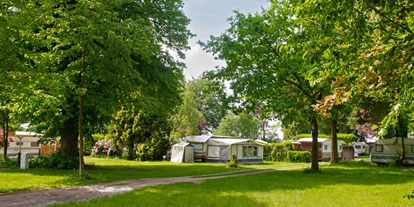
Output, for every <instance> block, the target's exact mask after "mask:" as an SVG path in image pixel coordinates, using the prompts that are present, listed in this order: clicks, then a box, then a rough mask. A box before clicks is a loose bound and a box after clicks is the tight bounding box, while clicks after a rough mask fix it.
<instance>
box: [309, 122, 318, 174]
mask: <svg viewBox="0 0 414 207" xmlns="http://www.w3.org/2000/svg"><path fill="white" fill-rule="evenodd" d="M309 123H310V124H311V126H312V132H311V134H312V165H311V169H312V171H314V172H318V171H319V163H318V161H319V159H318V121H317V120H316V117H312V118H310V119H309Z"/></svg>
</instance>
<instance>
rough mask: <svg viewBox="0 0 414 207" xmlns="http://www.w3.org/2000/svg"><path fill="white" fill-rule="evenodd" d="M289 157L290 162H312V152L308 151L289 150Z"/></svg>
mask: <svg viewBox="0 0 414 207" xmlns="http://www.w3.org/2000/svg"><path fill="white" fill-rule="evenodd" d="M287 158H288V161H290V162H310V161H311V153H310V152H308V151H289V152H288V153H287Z"/></svg>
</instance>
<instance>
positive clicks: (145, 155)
mask: <svg viewBox="0 0 414 207" xmlns="http://www.w3.org/2000/svg"><path fill="white" fill-rule="evenodd" d="M169 149H170V142H169V141H168V139H167V138H163V137H159V136H157V135H153V137H152V139H151V140H149V141H147V142H145V143H141V144H139V146H138V148H137V157H138V160H139V161H150V160H163V155H167V152H168V150H169Z"/></svg>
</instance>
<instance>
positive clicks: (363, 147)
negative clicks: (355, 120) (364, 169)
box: [354, 142, 369, 155]
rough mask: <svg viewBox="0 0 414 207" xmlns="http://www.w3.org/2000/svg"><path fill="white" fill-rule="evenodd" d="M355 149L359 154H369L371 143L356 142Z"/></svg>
mask: <svg viewBox="0 0 414 207" xmlns="http://www.w3.org/2000/svg"><path fill="white" fill-rule="evenodd" d="M354 149H355V153H357V154H358V155H367V154H369V145H368V144H367V143H365V142H354Z"/></svg>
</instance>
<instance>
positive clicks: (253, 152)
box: [243, 146, 257, 157]
mask: <svg viewBox="0 0 414 207" xmlns="http://www.w3.org/2000/svg"><path fill="white" fill-rule="evenodd" d="M251 156H257V147H256V146H243V157H251Z"/></svg>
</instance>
